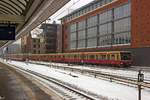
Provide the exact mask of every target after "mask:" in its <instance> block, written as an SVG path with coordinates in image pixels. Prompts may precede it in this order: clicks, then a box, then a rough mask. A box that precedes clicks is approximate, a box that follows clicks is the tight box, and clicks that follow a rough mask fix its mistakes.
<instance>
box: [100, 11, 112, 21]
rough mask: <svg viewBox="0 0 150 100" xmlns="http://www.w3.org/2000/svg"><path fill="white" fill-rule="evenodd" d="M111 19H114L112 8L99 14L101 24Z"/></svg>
mask: <svg viewBox="0 0 150 100" xmlns="http://www.w3.org/2000/svg"><path fill="white" fill-rule="evenodd" d="M111 20H112V10H109V11H106V12H103V13H101V14H99V23H100V24H102V23H106V22H108V21H111Z"/></svg>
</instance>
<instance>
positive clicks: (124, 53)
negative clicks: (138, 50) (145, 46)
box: [120, 52, 131, 60]
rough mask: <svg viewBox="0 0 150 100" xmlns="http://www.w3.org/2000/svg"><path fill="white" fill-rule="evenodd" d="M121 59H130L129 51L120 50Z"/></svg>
mask: <svg viewBox="0 0 150 100" xmlns="http://www.w3.org/2000/svg"><path fill="white" fill-rule="evenodd" d="M120 54H121V60H131V53H129V52H121V53H120Z"/></svg>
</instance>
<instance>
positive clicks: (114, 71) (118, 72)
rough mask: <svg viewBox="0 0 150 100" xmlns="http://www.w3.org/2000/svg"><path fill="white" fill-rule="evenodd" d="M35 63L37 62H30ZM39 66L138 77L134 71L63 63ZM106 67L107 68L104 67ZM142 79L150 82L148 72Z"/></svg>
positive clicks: (149, 73)
mask: <svg viewBox="0 0 150 100" xmlns="http://www.w3.org/2000/svg"><path fill="white" fill-rule="evenodd" d="M31 62H35V63H37V61H31ZM38 63H40V64H52V65H56V66H65V67H72V68H82V69H88V70H93V71H101V72H106V73H109V74H111V75H119V76H126V77H132V78H137V77H138V71H134V70H123V69H110V68H102V67H100V68H97V67H87V66H80V65H71V66H68V64H63V63H49V62H38ZM104 67H107V66H104ZM142 72H143V73H144V79H145V80H147V81H150V72H144V71H142Z"/></svg>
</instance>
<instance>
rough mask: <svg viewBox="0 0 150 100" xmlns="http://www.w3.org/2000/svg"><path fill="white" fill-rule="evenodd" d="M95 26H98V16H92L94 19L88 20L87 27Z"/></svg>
mask: <svg viewBox="0 0 150 100" xmlns="http://www.w3.org/2000/svg"><path fill="white" fill-rule="evenodd" d="M95 25H97V15H96V16H92V17H90V18H88V19H87V26H88V27H91V26H95Z"/></svg>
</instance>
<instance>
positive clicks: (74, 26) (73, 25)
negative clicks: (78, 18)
mask: <svg viewBox="0 0 150 100" xmlns="http://www.w3.org/2000/svg"><path fill="white" fill-rule="evenodd" d="M74 31H76V24H71V25H70V32H74Z"/></svg>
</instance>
